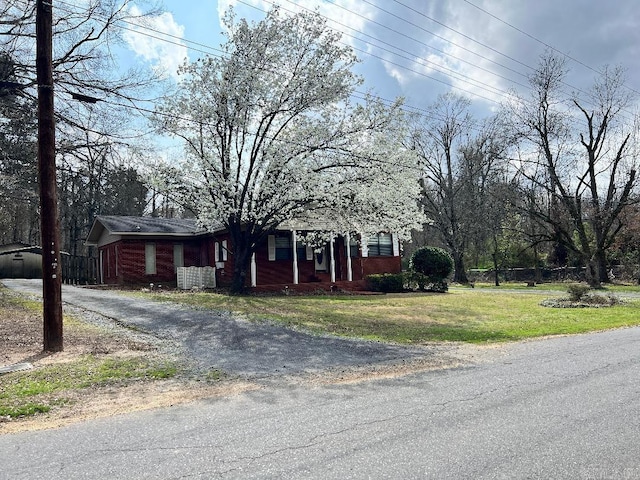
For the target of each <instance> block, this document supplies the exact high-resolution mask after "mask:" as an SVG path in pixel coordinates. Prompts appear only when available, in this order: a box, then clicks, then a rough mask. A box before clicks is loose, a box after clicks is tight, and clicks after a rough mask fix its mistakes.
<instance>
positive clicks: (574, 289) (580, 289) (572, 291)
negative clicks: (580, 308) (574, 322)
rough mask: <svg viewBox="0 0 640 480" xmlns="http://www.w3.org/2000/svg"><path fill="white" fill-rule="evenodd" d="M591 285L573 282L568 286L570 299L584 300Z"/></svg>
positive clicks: (575, 300) (573, 300)
mask: <svg viewBox="0 0 640 480" xmlns="http://www.w3.org/2000/svg"><path fill="white" fill-rule="evenodd" d="M589 290H591V287H589V285H585V284H584V283H572V284H571V285H569V286H568V287H567V293H568V294H569V300H571V301H572V302H579V301H580V300H582V297H584V296H585V295H586V294H587V293H588V292H589Z"/></svg>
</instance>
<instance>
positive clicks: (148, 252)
mask: <svg viewBox="0 0 640 480" xmlns="http://www.w3.org/2000/svg"><path fill="white" fill-rule="evenodd" d="M144 273H145V274H146V275H155V274H156V244H155V243H145V245H144Z"/></svg>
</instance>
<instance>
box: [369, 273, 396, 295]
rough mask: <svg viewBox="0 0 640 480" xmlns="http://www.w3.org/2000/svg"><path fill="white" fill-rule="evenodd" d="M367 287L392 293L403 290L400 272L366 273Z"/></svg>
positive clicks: (373, 290)
mask: <svg viewBox="0 0 640 480" xmlns="http://www.w3.org/2000/svg"><path fill="white" fill-rule="evenodd" d="M366 280H367V288H368V289H369V290H371V291H372V292H384V293H394V292H402V291H403V290H404V275H403V274H402V273H382V274H375V275H367V277H366Z"/></svg>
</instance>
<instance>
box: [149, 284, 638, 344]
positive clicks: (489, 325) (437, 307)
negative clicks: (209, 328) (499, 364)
mask: <svg viewBox="0 0 640 480" xmlns="http://www.w3.org/2000/svg"><path fill="white" fill-rule="evenodd" d="M636 291H638V289H637V288H636ZM146 295H152V296H153V297H154V298H156V299H158V300H165V301H166V300H170V301H175V302H179V303H183V304H187V305H192V306H196V307H199V308H209V309H221V310H228V311H233V312H236V313H239V314H242V315H244V316H246V317H247V318H249V319H253V320H260V319H267V320H274V321H277V322H282V323H284V324H286V325H290V326H299V327H304V328H307V329H309V330H312V331H314V332H322V333H325V332H326V333H332V334H337V335H346V336H355V337H362V338H369V339H375V340H382V341H392V342H400V343H423V342H433V341H462V342H472V343H481V342H502V341H513V340H521V339H525V338H532V337H539V336H544V335H560V334H571V333H584V332H590V331H596V330H604V329H609V328H617V327H624V326H630V325H639V324H640V301H639V300H629V301H628V302H627V303H626V304H624V305H617V306H613V307H607V308H549V307H543V306H541V305H540V302H541V300H543V299H544V298H546V297H545V296H544V295H540V294H539V293H528V292H508V291H504V292H494V291H488V290H484V291H483V289H463V288H456V289H453V290H452V291H450V292H449V293H447V294H428V293H406V294H387V295H370V296H369V295H348V296H346V295H345V296H334V295H328V296H315V295H314V296H247V297H230V296H227V295H222V294H213V293H191V292H189V293H175V292H171V293H155V294H146ZM553 295H555V296H563V292H561V291H558V292H554V293H549V296H553Z"/></svg>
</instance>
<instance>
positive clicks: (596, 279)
mask: <svg viewBox="0 0 640 480" xmlns="http://www.w3.org/2000/svg"><path fill="white" fill-rule="evenodd" d="M585 266H586V271H585V275H586V280H587V283H588V284H589V286H590V287H591V288H602V285H601V284H600V274H599V272H598V270H599V269H598V261H597V259H595V258H591V259H589V260H588V261H587V262H585Z"/></svg>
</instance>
